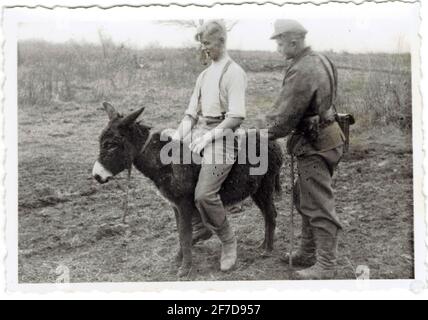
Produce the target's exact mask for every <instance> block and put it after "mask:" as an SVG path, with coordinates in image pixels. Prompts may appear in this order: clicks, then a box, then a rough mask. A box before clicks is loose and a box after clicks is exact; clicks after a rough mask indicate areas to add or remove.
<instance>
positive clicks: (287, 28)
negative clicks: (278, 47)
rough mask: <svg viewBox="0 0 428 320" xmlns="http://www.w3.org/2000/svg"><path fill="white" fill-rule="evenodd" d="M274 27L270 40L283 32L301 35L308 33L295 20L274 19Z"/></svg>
mask: <svg viewBox="0 0 428 320" xmlns="http://www.w3.org/2000/svg"><path fill="white" fill-rule="evenodd" d="M274 28H275V31H274V33H273V35H272V37H271V39H272V40H273V39H275V38H277V37H279V36H280V35H282V34H285V33H294V34H301V35H303V36H304V35H306V34H307V33H308V30H306V29H305V27H303V26H302V25H301V24H300V23H299V22H297V21H295V20H286V19H281V20H277V21H275V25H274Z"/></svg>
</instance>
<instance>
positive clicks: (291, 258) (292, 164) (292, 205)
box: [289, 155, 294, 270]
mask: <svg viewBox="0 0 428 320" xmlns="http://www.w3.org/2000/svg"><path fill="white" fill-rule="evenodd" d="M290 179H291V185H292V187H291V228H290V254H289V257H290V258H289V264H290V270H293V249H294V155H291V163H290Z"/></svg>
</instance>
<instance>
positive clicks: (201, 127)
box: [185, 120, 239, 232]
mask: <svg viewBox="0 0 428 320" xmlns="http://www.w3.org/2000/svg"><path fill="white" fill-rule="evenodd" d="M221 122H222V120H218V121H209V123H207V122H206V121H204V120H199V122H198V124H197V126H196V127H195V128H194V129H193V130H192V139H197V138H198V137H201V136H203V135H204V134H205V133H206V132H208V131H211V130H212V129H214V128H216V127H217V126H218V125H219V124H220V123H221ZM188 140H189V138H187V139H185V141H186V142H188ZM222 140H223V141H222ZM238 150H239V146H238V141H237V138H233V137H231V136H229V139H219V140H216V141H214V142H213V143H212V144H209V145H208V146H207V147H206V148H205V149H204V151H203V159H202V164H201V171H200V173H199V179H198V183H197V185H196V190H195V205H196V208H197V209H198V211H199V213H200V214H201V218H202V222H203V224H204V225H205V227H207V228H208V229H210V230H211V231H214V232H215V231H217V230H219V229H220V228H221V227H222V226H223V225H224V223H225V221H226V210H225V208H224V205H223V202H222V200H221V198H220V194H219V192H220V190H221V187H222V185H223V183H224V181H225V180H226V179H227V177H228V175H229V173H230V171H231V170H232V167H233V165H234V163H235V161H236V157H237V153H238Z"/></svg>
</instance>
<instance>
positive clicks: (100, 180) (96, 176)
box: [94, 174, 110, 184]
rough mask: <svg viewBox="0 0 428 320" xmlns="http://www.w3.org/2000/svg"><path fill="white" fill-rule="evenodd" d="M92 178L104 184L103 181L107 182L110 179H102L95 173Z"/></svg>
mask: <svg viewBox="0 0 428 320" xmlns="http://www.w3.org/2000/svg"><path fill="white" fill-rule="evenodd" d="M94 179H95V180H97V182H98V183H100V184H104V183H107V182H109V181H110V178H106V179H103V178H101V176H100V175H98V174H96V175H95V176H94Z"/></svg>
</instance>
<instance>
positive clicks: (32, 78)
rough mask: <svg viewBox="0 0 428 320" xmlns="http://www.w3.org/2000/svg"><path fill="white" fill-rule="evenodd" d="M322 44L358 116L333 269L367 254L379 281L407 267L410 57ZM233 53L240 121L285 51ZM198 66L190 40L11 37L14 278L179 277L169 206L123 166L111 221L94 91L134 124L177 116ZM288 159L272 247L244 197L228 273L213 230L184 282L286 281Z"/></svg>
mask: <svg viewBox="0 0 428 320" xmlns="http://www.w3.org/2000/svg"><path fill="white" fill-rule="evenodd" d="M327 54H328V55H329V56H330V57H331V58H332V59H333V61H334V62H335V63H336V64H337V65H338V66H339V77H340V88H339V105H338V108H339V110H340V111H341V112H345V111H347V112H352V113H353V114H354V115H355V116H356V118H357V124H356V125H355V126H354V127H353V128H352V134H353V135H352V141H351V151H350V153H349V154H348V155H347V156H346V158H345V159H344V161H343V162H342V163H341V165H340V169H339V172H338V174H337V177H336V192H337V193H336V194H337V209H338V214H339V216H340V217H341V219H342V221H343V224H344V226H345V230H344V231H345V232H344V234H343V237H342V239H341V241H340V259H339V264H340V273H339V276H340V278H343V279H349V278H355V270H356V267H357V266H359V265H367V266H369V268H370V270H371V276H372V277H373V278H376V279H408V278H412V277H413V206H412V204H413V201H412V199H413V177H412V145H411V141H412V139H411V106H412V101H411V73H410V62H411V61H410V56H409V55H382V54H371V55H351V54H346V53H342V54H338V53H327ZM231 56H232V57H233V58H234V59H235V60H236V61H237V62H238V63H240V64H241V65H242V66H243V67H244V69H245V70H246V71H247V73H248V79H249V87H248V106H247V108H248V119H247V120H246V123H245V126H246V127H251V126H252V125H253V121H254V119H255V118H256V116H257V115H259V114H263V113H265V112H266V111H267V110H269V108H270V106H271V105H272V103H273V101H274V99H275V97H276V95H277V93H278V91H279V88H280V86H281V82H282V77H283V72H282V70H281V65H282V61H281V59H280V58H279V57H278V56H277V55H276V54H274V53H269V52H231ZM202 68H203V67H202V66H201V65H200V64H199V63H198V62H197V59H196V54H195V53H194V51H193V50H192V49H162V48H147V49H144V50H131V49H128V48H125V47H120V46H115V45H114V44H111V43H110V44H107V45H105V46H104V47H101V46H93V45H87V44H86V45H82V44H76V43H68V44H63V45H51V44H48V43H41V42H22V43H20V44H19V68H18V85H19V90H18V91H19V92H18V94H19V97H18V98H19V108H18V112H19V280H20V282H24V283H40V282H55V280H56V278H57V276H58V275H57V274H56V269H57V267H58V266H61V265H64V266H67V267H68V268H69V269H70V276H71V281H72V282H86V281H97V282H100V281H107V282H111V281H121V282H123V281H174V280H178V279H177V277H176V271H177V270H176V266H175V264H174V263H173V256H174V253H175V251H176V246H177V244H178V235H177V232H176V226H175V219H174V216H173V213H172V210H171V209H170V208H169V205H168V204H167V203H165V202H163V200H162V197H160V196H158V195H157V190H156V189H155V188H154V186H153V185H152V184H151V183H150V181H149V180H148V179H146V178H145V177H143V176H142V175H141V174H139V173H137V172H134V175H133V179H132V188H131V193H130V207H131V212H132V214H131V216H130V218H129V224H128V225H127V226H121V225H120V220H119V218H120V216H121V214H122V204H123V199H124V192H125V190H124V186H125V176H124V175H121V176H120V177H119V178H118V179H117V180H115V181H113V182H112V183H110V184H107V185H103V186H100V185H98V184H97V183H96V182H95V181H93V179H92V178H91V169H92V165H93V162H94V161H95V159H96V157H97V153H98V136H99V134H100V132H101V130H102V129H103V127H104V126H105V125H106V124H107V117H106V115H105V113H104V111H103V110H102V107H101V102H102V101H110V102H112V103H113V104H114V105H116V106H117V107H118V108H119V109H120V110H121V111H123V112H125V113H126V112H129V111H131V110H135V109H136V108H137V107H140V106H146V112H145V113H144V116H143V122H145V123H146V124H150V125H152V126H154V127H175V126H176V125H177V124H178V122H179V121H180V119H181V118H182V115H183V112H184V110H185V108H186V106H187V103H188V99H189V97H190V94H191V91H192V89H193V85H194V82H195V80H196V76H197V74H198V73H199V72H200V71H201V70H202ZM282 143H283V142H282ZM286 168H287V167H286ZM286 168H284V169H283V176H282V184H283V188H284V190H285V191H284V193H283V195H282V196H281V197H279V198H278V199H277V200H276V205H277V207H278V209H279V212H280V216H279V218H278V232H277V239H276V249H275V251H274V253H273V254H272V256H262V255H261V254H260V253H259V252H258V251H257V250H256V248H257V246H258V244H259V242H261V240H262V238H263V223H261V222H262V217H261V214H260V213H259V212H258V211H257V209H256V208H255V206H254V205H253V204H252V203H251V201H245V202H244V204H243V207H244V210H243V212H241V213H237V214H233V215H231V222H232V224H233V226H234V227H235V229H236V230H237V234H238V238H239V262H238V267H237V268H236V270H234V271H233V272H231V273H228V274H222V273H221V272H219V266H218V258H219V254H220V251H219V249H220V244H219V242H218V241H216V240H215V239H213V240H209V241H207V242H205V243H203V244H199V245H197V246H196V247H195V249H194V256H195V263H194V265H195V268H194V270H193V271H192V273H191V274H190V276H189V280H278V279H288V277H289V272H288V271H289V270H288V269H287V267H286V266H284V265H281V264H280V263H279V262H278V259H277V256H278V255H279V254H281V253H283V252H285V250H286V249H287V248H288V239H289V230H290V220H289V219H290V217H289V207H290V204H289V200H290V199H289V198H290V197H289V191H290V188H289V186H290V181H289V179H288V170H287V169H286ZM298 220H299V219H298ZM297 229H299V227H298V226H297Z"/></svg>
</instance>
